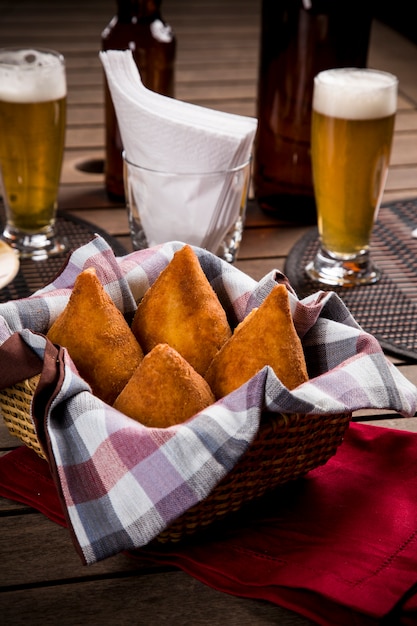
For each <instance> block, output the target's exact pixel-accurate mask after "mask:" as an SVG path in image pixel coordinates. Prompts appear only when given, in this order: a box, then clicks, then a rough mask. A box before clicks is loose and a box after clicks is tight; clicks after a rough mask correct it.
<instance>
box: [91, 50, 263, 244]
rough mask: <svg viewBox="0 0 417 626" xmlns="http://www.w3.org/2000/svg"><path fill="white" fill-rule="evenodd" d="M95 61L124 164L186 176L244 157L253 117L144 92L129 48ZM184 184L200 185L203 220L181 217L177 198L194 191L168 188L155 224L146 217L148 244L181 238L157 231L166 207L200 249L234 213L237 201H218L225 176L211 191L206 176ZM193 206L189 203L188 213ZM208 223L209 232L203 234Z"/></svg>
mask: <svg viewBox="0 0 417 626" xmlns="http://www.w3.org/2000/svg"><path fill="white" fill-rule="evenodd" d="M100 59H101V62H102V64H103V67H104V70H105V73H106V78H107V82H108V85H109V89H110V93H111V95H112V99H113V103H114V107H115V110H116V115H117V119H118V124H119V128H120V134H121V138H122V143H123V146H124V149H125V152H126V155H127V157H128V159H129V161H130V162H132V163H134V164H137V165H140V166H142V167H146V168H148V169H153V170H157V171H164V172H176V173H186V174H190V173H204V172H205V173H207V172H219V171H224V170H227V169H230V168H233V167H236V166H238V165H241V164H242V163H245V162H246V161H248V160H249V159H250V156H251V151H252V145H253V140H254V137H255V133H256V129H257V120H256V118H252V117H245V116H240V115H233V114H230V113H223V112H220V111H215V110H212V109H207V108H205V107H201V106H197V105H193V104H190V103H187V102H183V101H180V100H175V99H174V98H169V97H167V96H163V95H161V94H157V93H155V92H153V91H150V90H149V89H147V88H146V87H145V86H144V85H143V83H142V81H141V78H140V74H139V71H138V69H137V66H136V64H135V62H134V59H133V55H132V52H131V51H130V50H125V51H120V50H109V51H107V52H100ZM220 180H221V179H219V181H220ZM184 184H185V183H184V180H183V179H180V178H179V179H178V185H181V186H182V187H183V186H184ZM186 184H187V185H192V186H193V187H194V188H195V189H200V192H199V193H200V197H201V198H204V197H210V198H211V202H210V205H207V204H204V206H203V203H201V213H202V216H203V215H204V219H203V218H202V219H199V218H198V216H195V215H188V216H187V207H184V203H183V202H182V199H183V198H184V196H186V197H195V190H193V189H191V188H190V189H189V190H188V192H187V191H184V189H182V190H181V192H180V193H178V194H176V193H175V190H172V189H171V191H170V193H169V202H168V203H167V202H164V201H163V200H160V201H159V204H158V207H157V208H156V210H157V211H158V215H155V223H154V225H153V226H152V224H151V220H149V224H148V225H147V229H148V232H145V234H146V235H147V239H148V240H149V241H152V244H154V243H162V242H163V241H167V237H168V240H169V239H178V238H180V239H181V237H178V233H172V236H169V230H168V229H167V228H165V229H164V232H163V233H162V232H161V231H160V230H159V227H158V224H159V225H160V224H161V223H162V222H163V221H164V215H165V214H166V213H167V212H168V211H169V213H170V214H171V216H172V214H174V215H175V214H177V213H178V218H179V220H178V221H177V225H178V224H180V225H181V223H184V221H187V222H188V223H190V224H192V223H195V224H196V226H197V230H198V231H199V232H196V233H193V238H192V243H194V244H196V245H203V246H204V245H205V244H210V245H209V246H207V245H206V247H209V249H212V248H213V247H215V246H216V245H218V243H220V242H221V240H222V237H223V236H224V235H225V234H226V232H227V231H228V229H229V227H230V226H231V225H232V224H233V223H234V221H235V220H236V219H237V217H238V207H237V204H236V203H234V204H233V206H228V204H227V203H225V202H224V198H225V196H226V193H225V192H226V188H227V185H228V184H230V177H228V179H227V180H226V182H225V183H224V184H223V183H220V182H219V183H218V186H217V189H215V191H214V192H213V189H212V185H213V179H210V178H209V179H207V182H206V183H204V179H201V180H200V181H198V185H197V183H196V180H192V179H189V180H188V181H187V183H186ZM204 184H206V185H210V187H211V189H210V190H208V189H207V190H204V189H203V193H201V185H203V186H204ZM208 192H209V193H208ZM146 193H147V195H148V196H149V195H150V194H152V193H154V194H155V197H156V195H157V193H158V194H159V197H161V196H163V189H162V190H161V189H159V190H156V189H148V190H147V191H146ZM213 198H214V200H213ZM229 204H230V203H229ZM236 207H237V208H236ZM153 210H154V209H153ZM194 210H195V208H194V204H192V205H191V208H190V211H194ZM171 221H172V220H171ZM174 221H175V220H174ZM214 225H216V226H217V228H216V235H214V234H213V233H214V230H213V228H214ZM220 225H221V227H220ZM209 227H210V229H212V230H213V233H211V232H207V228H209ZM183 239H185V238H183Z"/></svg>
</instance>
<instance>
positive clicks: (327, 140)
mask: <svg viewBox="0 0 417 626" xmlns="http://www.w3.org/2000/svg"><path fill="white" fill-rule="evenodd" d="M396 100H397V79H396V78H395V77H394V76H392V75H391V74H388V73H386V72H379V71H374V70H361V69H343V70H341V69H339V70H328V71H324V72H321V73H320V74H318V75H317V77H316V78H315V83H314V93H313V115H312V166H313V179H314V190H315V196H316V203H317V209H318V227H319V233H320V238H321V244H322V247H323V248H324V249H325V250H326V251H327V252H328V253H330V255H331V256H335V257H339V258H346V259H350V258H352V259H354V258H355V257H356V256H357V255H358V254H360V253H361V252H362V251H363V250H366V249H367V248H368V247H369V241H370V237H371V232H372V228H373V225H374V221H375V217H376V212H377V210H378V208H379V204H380V201H381V196H382V193H383V191H384V186H385V180H386V176H387V172H388V165H389V159H390V152H391V143H392V137H393V128H394V118H395V112H396Z"/></svg>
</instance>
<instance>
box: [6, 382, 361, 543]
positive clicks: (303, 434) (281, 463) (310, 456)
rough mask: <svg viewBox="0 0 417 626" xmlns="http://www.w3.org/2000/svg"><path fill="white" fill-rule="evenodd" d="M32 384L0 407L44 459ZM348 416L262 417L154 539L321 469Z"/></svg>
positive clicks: (9, 393)
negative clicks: (202, 494) (215, 478)
mask: <svg viewBox="0 0 417 626" xmlns="http://www.w3.org/2000/svg"><path fill="white" fill-rule="evenodd" d="M38 380H39V376H34V377H33V378H31V379H28V380H25V381H23V382H22V383H19V384H17V385H15V386H13V387H11V388H9V389H5V390H2V391H0V409H1V411H2V414H3V418H4V421H5V423H6V425H7V427H8V429H9V431H10V433H11V434H12V435H15V436H16V437H18V438H19V439H20V440H21V441H22V442H23V443H24V444H25V445H26V446H28V447H30V448H32V449H33V450H35V452H36V453H37V454H38V455H39V456H40V457H42V458H44V459H45V458H46V456H45V453H44V451H43V449H42V447H41V445H40V443H39V441H38V438H37V436H36V431H35V427H34V424H33V422H32V419H31V417H30V415H31V413H30V409H31V402H32V397H33V394H34V392H35V389H36V385H37V383H38ZM350 418H351V415H350V414H339V415H324V416H323V415H308V416H305V415H298V414H296V415H281V414H276V413H265V414H264V415H263V417H262V421H261V426H260V429H259V432H258V436H257V438H256V439H255V441H254V442H253V443H252V445H251V446H250V448H249V450H248V451H247V452H246V453H245V454H244V456H243V457H242V458H241V459H240V461H239V462H238V463H237V465H236V466H235V467H234V469H233V470H232V471H231V472H230V473H229V474H228V475H227V476H226V477H225V478H224V479H223V480H222V481H221V482H220V483H219V484H218V485H217V486H216V487H215V489H214V490H213V491H212V492H211V493H210V494H209V496H208V497H207V498H206V499H205V500H203V501H202V502H200V503H199V504H197V505H195V506H193V507H192V508H190V509H188V511H186V513H184V514H183V515H181V516H180V517H179V518H178V519H177V520H175V522H174V523H173V524H171V525H170V526H169V527H168V528H167V529H166V530H164V531H163V532H162V533H161V534H160V535H159V536H158V537H157V541H158V542H159V543H167V542H174V541H179V540H180V539H182V538H183V537H185V536H187V535H191V534H193V533H195V532H196V531H197V530H199V529H200V528H203V527H205V526H208V525H209V524H212V523H213V522H215V521H217V520H219V519H220V518H221V517H223V516H224V515H226V514H228V513H231V512H234V511H237V510H239V509H240V508H241V507H242V506H243V505H244V504H246V503H247V502H249V501H251V500H253V499H255V498H258V497H260V496H262V495H264V494H265V493H266V492H267V491H270V490H271V489H273V488H275V487H277V486H278V485H280V484H283V483H285V482H288V481H290V480H294V479H295V478H298V477H300V476H302V475H304V474H306V473H307V472H309V471H310V470H312V469H314V468H315V467H318V466H319V465H323V464H324V463H326V462H327V461H328V460H329V459H330V458H331V457H332V456H333V455H334V453H335V452H336V450H337V447H338V446H339V445H340V444H341V442H342V440H343V436H344V433H345V430H346V428H347V426H348V424H349V421H350Z"/></svg>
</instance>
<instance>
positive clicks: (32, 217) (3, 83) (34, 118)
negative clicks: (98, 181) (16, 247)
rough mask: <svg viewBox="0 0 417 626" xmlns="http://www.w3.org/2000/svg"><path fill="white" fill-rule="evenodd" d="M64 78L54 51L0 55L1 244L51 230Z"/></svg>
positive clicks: (60, 151) (63, 112)
mask: <svg viewBox="0 0 417 626" xmlns="http://www.w3.org/2000/svg"><path fill="white" fill-rule="evenodd" d="M66 93H67V89H66V78H65V66H64V61H63V58H62V56H61V55H59V54H58V53H55V52H53V51H45V50H44V51H40V50H15V49H3V50H0V169H1V178H2V185H3V197H4V203H5V207H6V214H7V225H6V229H5V232H4V234H3V236H4V238H6V239H10V240H11V242H12V243H13V242H14V241H16V240H18V239H21V238H22V237H23V236H24V235H28V236H29V237H30V236H31V235H37V234H39V233H42V232H43V231H45V232H47V231H48V230H49V229H51V228H53V226H52V225H53V222H54V218H55V212H56V208H57V195H58V186H59V181H60V175H61V166H62V159H63V151H64V141H65V124H66Z"/></svg>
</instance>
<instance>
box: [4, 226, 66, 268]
mask: <svg viewBox="0 0 417 626" xmlns="http://www.w3.org/2000/svg"><path fill="white" fill-rule="evenodd" d="M2 239H3V240H4V241H5V242H6V243H8V244H9V246H11V247H12V248H13V249H15V250H17V252H18V253H19V257H20V258H21V259H32V260H34V261H44V260H46V259H48V258H49V257H51V256H57V255H58V254H63V253H65V252H66V251H67V250H68V249H69V244H68V240H67V238H66V237H57V235H56V234H55V232H54V230H53V229H52V228H51V229H48V230H47V231H44V232H41V233H24V232H21V231H19V230H17V229H14V228H13V227H10V226H6V228H5V229H4V231H3V235H2Z"/></svg>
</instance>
